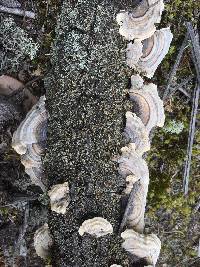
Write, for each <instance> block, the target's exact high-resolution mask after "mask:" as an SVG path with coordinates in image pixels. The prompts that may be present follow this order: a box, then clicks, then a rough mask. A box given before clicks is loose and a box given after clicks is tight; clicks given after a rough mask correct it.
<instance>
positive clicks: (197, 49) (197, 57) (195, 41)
mask: <svg viewBox="0 0 200 267" xmlns="http://www.w3.org/2000/svg"><path fill="white" fill-rule="evenodd" d="M186 27H187V30H188V34H189V37H190V39H191V44H192V58H193V62H194V65H195V69H196V74H197V80H198V82H197V86H196V88H195V92H194V97H193V104H192V112H191V120H190V130H189V137H188V147H187V159H186V163H185V168H184V176H183V187H184V194H185V195H187V194H188V184H189V174H190V166H191V158H192V146H193V142H194V135H195V123H196V115H197V111H198V102H199V94H200V46H199V35H198V33H197V34H195V31H194V29H193V27H192V24H191V23H190V22H188V23H187V24H186Z"/></svg>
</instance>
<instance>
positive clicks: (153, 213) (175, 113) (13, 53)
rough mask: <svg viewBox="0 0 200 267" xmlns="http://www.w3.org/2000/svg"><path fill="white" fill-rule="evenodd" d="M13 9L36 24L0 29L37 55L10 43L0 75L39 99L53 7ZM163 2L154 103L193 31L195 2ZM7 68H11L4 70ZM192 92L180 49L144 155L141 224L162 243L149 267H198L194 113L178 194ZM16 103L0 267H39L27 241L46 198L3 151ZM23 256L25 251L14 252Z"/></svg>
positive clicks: (199, 140) (199, 144)
mask: <svg viewBox="0 0 200 267" xmlns="http://www.w3.org/2000/svg"><path fill="white" fill-rule="evenodd" d="M19 2H21V4H22V7H23V8H24V9H25V10H32V11H33V12H35V13H37V19H35V20H33V19H28V18H24V17H18V16H12V15H8V14H3V13H0V22H1V23H2V22H3V21H4V20H5V19H8V18H9V17H11V18H13V19H14V23H16V27H17V29H23V31H24V32H26V33H27V40H28V38H32V40H31V43H32V44H33V43H34V44H37V45H38V48H36V47H34V46H31V49H36V50H37V53H36V55H35V57H34V58H31V59H30V55H27V54H25V55H24V51H22V49H21V48H20V47H19V46H17V44H16V43H18V42H20V40H15V41H16V43H15V44H14V45H13V48H12V49H11V48H9V49H8V52H9V53H8V54H7V55H6V56H5V57H4V61H3V60H2V58H1V55H0V61H1V62H4V64H2V63H1V64H0V75H10V76H12V77H14V78H16V79H18V80H20V81H21V82H22V83H23V84H25V85H26V87H27V89H28V90H29V91H30V92H31V94H32V95H33V96H35V97H39V96H41V95H43V94H44V93H45V89H44V83H43V78H44V77H45V75H46V74H47V73H48V72H49V70H50V68H51V63H50V59H51V44H52V42H53V40H54V36H55V25H56V16H57V14H58V12H59V8H60V1H58V0H41V1H32V0H26V1H19ZM165 2H166V5H165V6H166V9H165V12H164V14H163V19H162V22H161V25H160V27H168V26H170V28H171V30H172V33H173V34H174V39H173V42H172V45H171V47H170V51H169V53H168V55H167V56H166V58H165V59H164V61H163V62H162V64H161V66H160V67H159V69H158V70H157V72H156V75H155V76H154V79H153V82H155V83H156V84H157V85H158V87H159V93H160V96H162V95H163V93H164V91H165V89H166V86H167V81H168V76H169V73H170V70H171V68H172V66H173V64H174V62H175V58H176V55H177V53H178V50H179V48H180V46H181V44H182V42H183V39H184V36H185V33H186V27H185V26H184V24H185V22H186V21H192V23H193V25H197V21H198V17H199V12H200V7H199V4H198V1H192V0H190V1H179V0H170V1H165ZM0 4H1V1H0ZM1 25H2V24H1ZM1 25H0V28H1V27H2V26H1ZM7 32H8V35H9V34H10V33H9V31H6V30H5V34H6V33H7ZM16 36H17V35H16ZM4 38H5V36H3V35H2V31H1V32H0V54H3V53H4V52H5V50H6V49H7V48H6V44H5V43H4V41H3V39H4ZM12 41H13V40H12ZM29 41H30V40H29ZM29 41H27V44H29ZM9 42H10V44H11V40H10V41H9V40H8V43H9ZM29 47H30V46H29ZM16 49H19V51H17V50H16ZM33 52H34V51H33ZM31 53H32V51H31ZM10 59H12V60H10ZM14 59H15V60H14ZM12 62H14V63H15V64H13V65H12ZM195 84H196V72H195V68H194V63H193V61H192V56H191V46H190V43H188V47H187V48H186V49H185V52H184V55H183V58H182V60H181V63H180V66H179V68H178V71H177V74H176V77H175V78H174V79H173V83H172V84H171V89H175V88H176V91H175V93H174V94H173V95H171V96H170V98H169V99H168V100H167V101H165V114H166V122H165V126H164V128H162V129H158V130H156V131H155V132H154V133H153V139H152V144H151V150H150V152H149V153H148V155H147V161H148V164H149V169H150V187H149V193H148V202H147V203H148V204H147V211H146V218H145V222H146V232H149V233H151V232H153V233H156V234H158V236H159V238H160V239H161V241H162V250H161V255H160V258H159V262H158V264H157V266H160V267H161V266H162V267H184V266H185V267H189V266H194V267H195V266H196V267H198V266H200V258H199V257H198V248H199V237H200V236H199V233H200V223H199V222H200V208H199V206H200V205H199V202H200V198H199V195H200V179H199V177H200V175H199V170H200V161H199V160H200V131H199V128H200V113H199V112H198V114H197V120H196V132H195V142H194V145H193V156H192V163H191V172H190V182H189V193H188V196H187V197H185V196H184V193H183V171H184V165H185V159H186V155H187V141H188V134H189V124H190V116H191V109H192V97H193V92H194V88H195ZM0 90H1V85H0ZM0 94H1V91H0ZM19 98H20V100H19V103H18V105H19V113H20V117H19V118H18V119H17V120H14V121H12V122H10V123H9V125H6V128H4V129H3V130H1V132H0V248H1V249H0V267H4V266H6V265H5V263H4V261H5V259H6V261H7V262H10V265H11V266H12V264H13V261H14V262H15V264H16V265H15V266H31V267H32V266H41V267H42V266H44V264H43V263H42V262H41V260H40V259H39V257H37V255H36V254H35V252H34V248H33V234H34V232H35V230H36V229H37V228H38V226H39V225H41V224H42V223H44V222H45V220H46V216H47V211H46V210H47V206H46V205H47V202H46V196H45V195H44V194H43V193H42V192H41V191H40V190H38V188H37V187H35V186H32V185H30V180H29V177H28V176H27V175H26V174H25V172H24V169H23V166H22V165H21V163H20V158H19V156H18V155H17V154H16V153H15V152H14V150H13V149H12V148H11V138H12V134H13V132H14V130H16V127H17V126H18V125H19V122H20V120H22V119H23V118H24V117H25V115H26V110H27V107H26V106H25V107H24V101H25V99H24V96H22V97H21V96H20V97H19ZM27 214H28V215H27ZM19 236H21V237H20V238H19ZM24 242H25V243H26V245H24ZM23 249H24V250H26V251H25V252H22V250H23ZM19 255H20V256H19ZM24 255H26V257H24Z"/></svg>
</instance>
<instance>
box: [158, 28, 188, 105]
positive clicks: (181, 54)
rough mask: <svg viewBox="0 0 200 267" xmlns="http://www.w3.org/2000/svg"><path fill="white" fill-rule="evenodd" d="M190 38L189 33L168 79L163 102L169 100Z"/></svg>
mask: <svg viewBox="0 0 200 267" xmlns="http://www.w3.org/2000/svg"><path fill="white" fill-rule="evenodd" d="M188 36H189V34H188V32H187V33H186V35H185V38H184V40H183V43H182V45H181V47H180V50H179V52H178V55H177V58H176V61H175V64H174V66H173V68H172V70H171V72H170V74H169V79H168V82H167V86H166V89H165V92H164V94H163V100H166V99H167V98H168V95H169V93H170V86H171V84H172V81H173V78H174V76H175V75H176V72H177V69H178V67H179V64H180V62H181V58H182V56H183V52H184V50H185V48H186V46H187V43H188Z"/></svg>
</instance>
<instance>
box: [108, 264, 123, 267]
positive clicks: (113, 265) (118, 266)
mask: <svg viewBox="0 0 200 267" xmlns="http://www.w3.org/2000/svg"><path fill="white" fill-rule="evenodd" d="M110 267H122V266H121V265H118V264H112V265H111V266H110Z"/></svg>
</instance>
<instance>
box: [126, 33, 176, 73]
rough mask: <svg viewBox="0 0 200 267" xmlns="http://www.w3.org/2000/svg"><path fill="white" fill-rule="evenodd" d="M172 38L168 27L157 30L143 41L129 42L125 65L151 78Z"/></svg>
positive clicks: (166, 51)
mask: <svg viewBox="0 0 200 267" xmlns="http://www.w3.org/2000/svg"><path fill="white" fill-rule="evenodd" d="M172 38H173V35H172V33H171V31H170V28H164V29H161V30H157V31H156V32H155V33H154V34H153V35H152V36H151V37H149V38H147V39H145V40H144V41H143V42H141V41H135V42H134V43H129V44H128V46H127V50H126V57H127V59H126V62H127V65H128V66H129V67H130V68H133V69H135V70H136V71H138V72H140V73H142V74H144V75H145V76H147V77H148V78H152V77H153V75H154V73H155V71H156V69H157V67H158V65H159V64H160V63H161V61H162V60H163V58H164V57H165V56H166V54H167V53H168V51H169V47H170V44H171V41H172ZM141 50H142V53H141Z"/></svg>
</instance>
